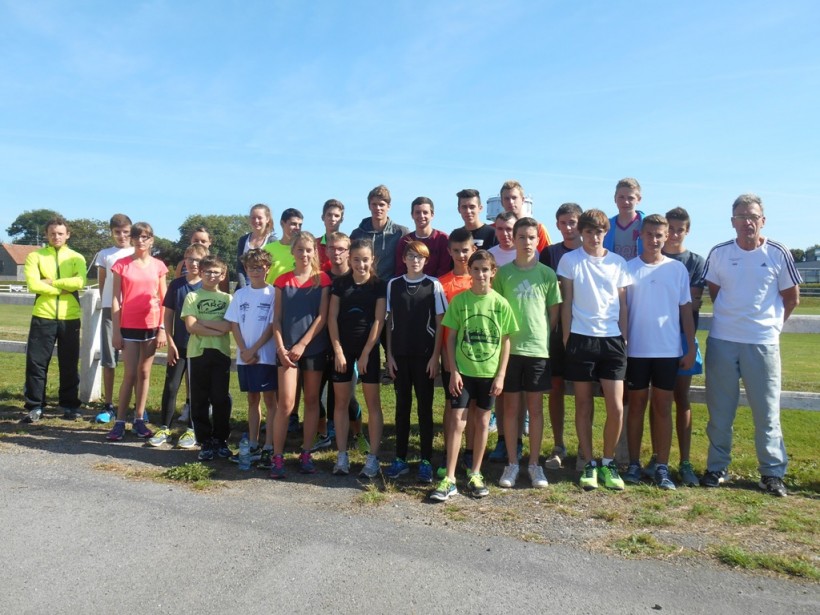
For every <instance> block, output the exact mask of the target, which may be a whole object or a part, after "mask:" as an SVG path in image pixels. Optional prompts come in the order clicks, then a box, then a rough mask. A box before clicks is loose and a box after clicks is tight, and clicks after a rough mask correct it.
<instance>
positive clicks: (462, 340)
mask: <svg viewBox="0 0 820 615" xmlns="http://www.w3.org/2000/svg"><path fill="white" fill-rule="evenodd" d="M469 268H470V277H471V279H472V285H471V287H470V290H469V291H466V292H463V293H459V294H458V295H456V296H455V297H453V303H452V304H450V306H449V308H448V309H447V313H446V314H445V315H444V320H443V324H444V326H445V327H447V328H448V329H450V332H449V335H448V342H447V343H448V351H447V354H448V358H449V361H450V373H451V376H450V387H449V394H450V407H451V410H450V414H449V418H448V421H447V424H446V425H445V439H446V447H447V475H446V476H445V477H444V478H443V479H441V482H440V483H439V484H438V487H437V488H436V490H435V491H433V492H432V493H431V494H430V499H432V500H435V501H438V502H444V501H446V500H447V499H448V498H449V497H450V496H451V495H455V494H456V493H458V489H457V488H456V462H457V460H458V450H459V448H460V447H461V434H462V433H463V432H464V427H465V425H466V423H467V416H466V414H467V409H468V408H469V407H470V402H471V401H475V410H474V412H476V413H477V414H478V417H476V420H475V433H474V434H473V440H472V442H467V447H468V448H471V449H472V450H473V453H474V454H473V463H472V466H471V467H469V468H468V472H467V474H468V481H467V490H468V492H469V493H470V495H472V496H473V497H476V498H483V497H484V496H486V495H488V494H489V490H488V489H487V486H486V485H485V484H484V477H483V476H482V475H481V461H482V459H483V457H484V450H485V449H486V447H487V433H488V430H489V424H490V411H491V410H492V408H493V405H494V402H495V397H496V396H497V395H498V394H499V393H501V391H502V389H503V386H504V377H505V375H506V372H507V360H508V359H509V354H510V338H509V336H510V334H511V333H513V332H515V331H516V330H517V327H516V322H515V316H514V315H513V311H512V309H511V308H510V305H509V303H507V300H506V299H504V297H502V296H501V295H499V294H498V293H497V292H495V291H494V290H493V288H492V282H493V277H494V276H495V273H496V265H495V260H494V259H493V257H492V255H491V254H490V253H489V252H487V251H486V250H478V251H477V252H475V253H473V255H472V256H471V257H470V260H469Z"/></svg>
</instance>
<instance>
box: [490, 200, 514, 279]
mask: <svg viewBox="0 0 820 615" xmlns="http://www.w3.org/2000/svg"><path fill="white" fill-rule="evenodd" d="M516 220H518V216H516V215H515V213H513V212H511V211H502V212H501V213H500V214H498V215H497V216H496V217H495V223H494V226H495V240H496V241H497V242H498V243H496V245H494V246H493V247H492V248H490V249H489V250H488V251H489V253H490V254H492V255H493V258H494V259H495V262H496V264H497V265H498V266H499V267H503V266H504V265H506V264H507V263H511V262H513V261H514V260H515V241H514V240H513V227H514V226H515V221H516Z"/></svg>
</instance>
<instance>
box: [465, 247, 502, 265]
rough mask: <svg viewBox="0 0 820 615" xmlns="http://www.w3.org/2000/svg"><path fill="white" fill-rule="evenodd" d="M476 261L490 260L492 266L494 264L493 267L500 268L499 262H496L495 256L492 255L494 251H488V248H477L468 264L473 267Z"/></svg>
mask: <svg viewBox="0 0 820 615" xmlns="http://www.w3.org/2000/svg"><path fill="white" fill-rule="evenodd" d="M476 261H489V263H490V266H492V268H493V269H498V263H496V262H495V256H493V255H492V252H488V251H487V250H476V251H475V252H473V253H472V254H471V255H470V258H469V259H468V260H467V266H468V267H472V266H473V263H474V262H476Z"/></svg>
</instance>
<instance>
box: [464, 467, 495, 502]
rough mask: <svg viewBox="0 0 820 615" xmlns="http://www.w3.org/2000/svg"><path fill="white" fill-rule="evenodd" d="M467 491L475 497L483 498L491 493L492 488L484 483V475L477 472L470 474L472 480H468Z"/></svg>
mask: <svg viewBox="0 0 820 615" xmlns="http://www.w3.org/2000/svg"><path fill="white" fill-rule="evenodd" d="M467 491H468V492H469V493H470V495H471V496H473V497H474V498H483V497H485V496H488V495H490V490H489V489H487V485H485V484H484V477H483V476H481V472H476V473H475V474H472V475H471V476H470V480H469V481H467Z"/></svg>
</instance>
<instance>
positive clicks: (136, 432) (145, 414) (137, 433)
mask: <svg viewBox="0 0 820 615" xmlns="http://www.w3.org/2000/svg"><path fill="white" fill-rule="evenodd" d="M139 422H142V424H143V427H145V424H146V423H150V422H151V421H150V420H148V411H147V410H146V411H145V412H143V413H142V418H141V419H138V418H137V414H136V413H134V420H133V421H132V422H131V433H132V434H134V435H135V436H137V437H138V438H150V437H151V436H144V435H142V434H140V431H139V430H138V429H137V423H139ZM145 429H147V430H148V431H149V432H150V431H151V430H150V429H148V428H147V427H145ZM143 433H145V432H144V431H143ZM151 434H152V435H153V432H151Z"/></svg>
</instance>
